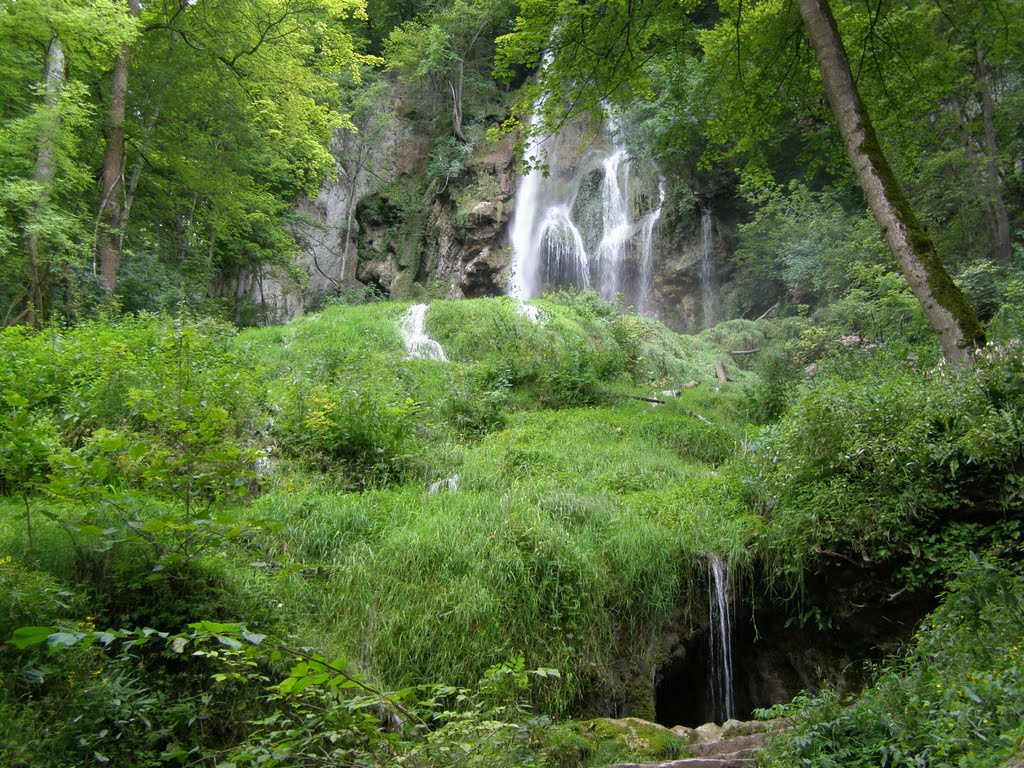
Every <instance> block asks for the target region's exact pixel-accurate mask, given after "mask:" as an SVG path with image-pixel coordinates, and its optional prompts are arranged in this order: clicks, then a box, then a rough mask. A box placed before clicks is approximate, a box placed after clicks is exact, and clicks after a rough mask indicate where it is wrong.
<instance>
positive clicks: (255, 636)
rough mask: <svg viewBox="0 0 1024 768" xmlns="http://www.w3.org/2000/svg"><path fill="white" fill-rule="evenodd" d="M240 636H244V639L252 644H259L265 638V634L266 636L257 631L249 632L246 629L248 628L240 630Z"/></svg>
mask: <svg viewBox="0 0 1024 768" xmlns="http://www.w3.org/2000/svg"><path fill="white" fill-rule="evenodd" d="M242 637H243V638H244V639H245V640H246V641H247V642H250V643H252V644H253V645H259V644H260V643H262V642H263V641H264V640H266V638H267V636H266V635H261V634H260V633H258V632H250V631H248V630H246V629H243V630H242Z"/></svg>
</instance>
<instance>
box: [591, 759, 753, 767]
mask: <svg viewBox="0 0 1024 768" xmlns="http://www.w3.org/2000/svg"><path fill="white" fill-rule="evenodd" d="M755 762H756V761H755V760H754V759H753V758H747V757H729V756H722V757H685V758H683V759H681V760H671V761H669V762H667V763H617V764H615V765H610V766H608V768H753V766H754V764H755Z"/></svg>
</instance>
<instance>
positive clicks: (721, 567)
mask: <svg viewBox="0 0 1024 768" xmlns="http://www.w3.org/2000/svg"><path fill="white" fill-rule="evenodd" d="M708 570H709V582H710V583H709V587H710V588H709V590H708V592H709V595H710V600H709V602H710V605H709V612H710V616H709V617H710V622H711V631H710V633H709V637H710V640H709V643H710V647H709V649H708V650H709V657H708V658H709V664H708V677H709V679H708V688H709V690H710V694H711V695H710V700H711V710H712V715H713V717H714V719H715V721H716V722H720V723H724V722H725V721H726V720H728V719H730V718H731V717H732V716H733V696H732V619H731V616H730V611H729V566H727V565H726V564H725V561H724V560H722V559H721V558H720V557H716V556H714V555H712V556H711V557H710V558H709V560H708Z"/></svg>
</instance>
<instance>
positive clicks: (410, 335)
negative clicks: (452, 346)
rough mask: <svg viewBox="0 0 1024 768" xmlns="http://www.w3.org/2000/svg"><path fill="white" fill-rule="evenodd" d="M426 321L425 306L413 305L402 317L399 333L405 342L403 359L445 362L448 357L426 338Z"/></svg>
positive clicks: (439, 346) (433, 342)
mask: <svg viewBox="0 0 1024 768" xmlns="http://www.w3.org/2000/svg"><path fill="white" fill-rule="evenodd" d="M426 320H427V305H426V304H414V305H413V306H411V307H409V311H408V312H406V313H405V315H403V316H402V323H401V325H400V326H399V331H400V332H401V334H402V341H404V342H405V353H406V354H405V359H406V360H444V361H446V362H447V360H448V356H447V355H446V354H445V353H444V349H443V348H442V347H441V345H440V344H438V343H437V342H436V341H434V340H433V339H432V338H430V337H429V336H427V330H426Z"/></svg>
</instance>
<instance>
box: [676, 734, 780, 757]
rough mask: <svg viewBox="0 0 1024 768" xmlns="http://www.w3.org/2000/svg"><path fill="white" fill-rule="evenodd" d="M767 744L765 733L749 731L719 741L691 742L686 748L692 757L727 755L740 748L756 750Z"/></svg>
mask: <svg viewBox="0 0 1024 768" xmlns="http://www.w3.org/2000/svg"><path fill="white" fill-rule="evenodd" d="M767 744H768V734H767V733H751V734H749V735H747V736H734V737H732V738H725V739H721V740H719V741H703V742H697V743H696V744H691V745H690V746H689V747H688V749H689V750H690V753H691V754H692V755H693V756H694V757H712V756H714V755H727V754H730V753H732V752H738V751H740V750H745V751H757V750H759V749H764V747H765V745H767Z"/></svg>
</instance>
